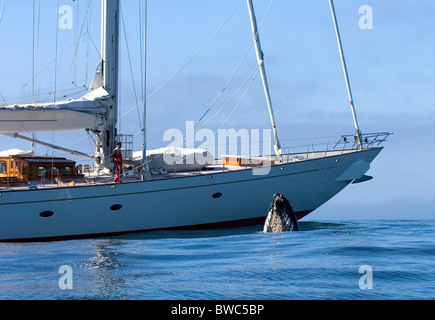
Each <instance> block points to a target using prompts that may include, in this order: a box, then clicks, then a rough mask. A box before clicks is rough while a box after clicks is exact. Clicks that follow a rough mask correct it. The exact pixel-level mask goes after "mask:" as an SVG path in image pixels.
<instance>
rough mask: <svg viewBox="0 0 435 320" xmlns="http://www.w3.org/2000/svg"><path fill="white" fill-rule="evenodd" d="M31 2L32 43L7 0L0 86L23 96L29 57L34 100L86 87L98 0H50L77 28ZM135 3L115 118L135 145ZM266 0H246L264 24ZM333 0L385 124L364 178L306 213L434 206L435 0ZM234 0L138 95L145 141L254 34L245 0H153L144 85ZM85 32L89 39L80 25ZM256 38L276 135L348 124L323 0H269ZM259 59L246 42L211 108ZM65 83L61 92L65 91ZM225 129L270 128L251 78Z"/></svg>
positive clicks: (350, 61) (0, 38) (180, 120)
mask: <svg viewBox="0 0 435 320" xmlns="http://www.w3.org/2000/svg"><path fill="white" fill-rule="evenodd" d="M2 1H3V0H0V4H1V3H2ZM35 3H36V6H35V7H36V12H37V13H36V14H35V16H36V17H37V19H36V22H35V26H36V27H35V30H36V31H35V50H33V49H32V48H33V47H32V34H33V32H32V30H33V28H32V1H31V0H20V1H11V0H5V1H4V6H3V11H2V16H1V20H0V43H2V50H0V71H1V77H0V93H1V96H2V97H3V98H2V100H3V99H4V100H5V101H6V102H7V103H8V104H13V103H19V102H29V101H31V99H32V56H33V57H34V60H35V65H36V67H35V73H36V74H37V76H36V78H35V86H34V88H35V89H34V91H35V92H36V96H37V97H38V99H52V98H53V94H51V95H50V94H49V93H50V92H53V91H54V88H55V85H54V82H55V79H56V80H57V84H56V88H57V91H59V92H58V93H57V94H56V95H57V98H58V99H60V98H62V97H63V96H64V95H65V96H68V97H80V96H81V95H83V94H85V93H86V92H85V89H84V87H85V86H87V87H88V86H89V84H90V81H91V80H92V77H93V74H94V72H95V70H96V68H97V66H98V63H99V59H100V57H99V48H100V13H99V10H100V5H101V4H100V1H99V0H94V1H91V2H90V7H89V11H87V9H88V1H85V0H79V1H72V0H60V1H59V6H62V5H69V6H71V7H72V8H73V27H72V29H60V28H57V27H58V21H59V19H60V18H61V17H62V14H58V12H57V7H56V2H55V1H45V0H35ZM138 3H139V2H138V1H136V0H121V6H122V12H123V17H124V23H123V24H121V34H122V39H121V76H120V77H121V78H120V80H121V87H120V92H121V93H120V95H121V97H120V101H121V107H120V114H125V113H127V112H128V111H130V110H131V112H129V113H128V114H127V115H126V116H124V117H123V118H122V120H121V122H120V130H121V131H122V132H123V133H126V134H134V139H135V147H136V148H137V149H138V150H139V149H140V146H141V143H142V142H141V136H140V129H141V127H140V123H141V121H140V120H139V119H138V113H139V114H141V112H142V111H137V110H136V109H135V108H134V106H135V105H136V104H137V101H139V102H140V101H142V97H141V89H140V83H141V77H140V66H141V64H140V50H139V48H140V40H139V39H140V32H139V27H138V26H139V24H138V19H139V14H138V12H139V7H138ZM239 3H240V6H239V7H238V5H239ZM269 4H270V0H254V6H255V10H256V14H257V19H258V21H259V24H260V22H261V21H262V20H263V17H264V16H265V13H266V11H267V8H268V7H269ZM334 4H335V9H336V13H337V18H338V23H339V26H340V31H341V36H342V41H343V47H344V52H345V56H346V61H347V66H348V69H349V76H350V81H351V86H352V91H353V96H354V103H355V107H356V111H357V115H358V120H359V124H360V127H361V131H362V132H363V133H373V132H384V131H389V132H393V133H394V135H392V136H390V137H389V141H388V142H386V143H385V144H384V147H385V149H384V150H383V151H382V153H381V154H380V155H379V157H378V158H377V159H376V160H375V161H374V162H373V164H372V167H371V169H370V171H369V172H368V174H369V175H372V176H373V177H374V179H373V180H371V181H370V182H366V183H362V184H359V185H351V186H349V187H348V188H346V189H345V190H344V191H342V192H341V193H340V194H338V195H337V196H336V197H335V198H333V199H332V200H331V201H329V202H328V203H327V204H325V205H324V206H322V207H321V208H319V209H318V210H317V211H316V212H314V213H313V214H311V215H310V216H309V218H308V219H311V220H321V219H341V220H349V219H415V218H434V211H435V196H434V189H435V188H434V187H433V181H435V169H434V165H433V159H434V158H435V140H434V139H433V135H434V134H435V109H434V101H435V90H434V88H435V75H434V74H435V61H434V60H435V36H434V30H435V2H434V1H433V0H415V1H409V0H407V1H405V0H394V1H393V0H384V1H369V0H336V1H334ZM363 6H370V8H371V9H372V14H373V15H372V18H373V19H372V22H373V25H372V28H371V29H364V28H361V23H360V22H361V19H362V18H364V13H360V8H361V7H363ZM236 7H237V10H236V11H235V13H234V14H233V15H232V16H231V19H230V20H228V22H227V23H226V24H225V25H224V26H223V27H222V29H221V30H220V31H219V33H217V35H216V36H215V37H214V38H213V40H212V41H211V42H210V43H208V45H207V46H206V47H205V48H204V49H203V50H202V51H201V52H200V53H199V54H198V55H197V56H196V57H195V59H193V60H192V62H191V63H189V64H188V65H187V66H186V68H184V69H183V70H182V71H181V72H180V73H178V74H177V75H176V76H175V77H174V78H173V79H172V80H171V81H169V82H168V84H167V85H165V86H164V87H163V88H162V89H161V90H160V91H158V92H157V93H156V94H155V95H153V96H152V97H151V98H150V99H149V100H148V101H147V132H148V146H149V148H160V147H163V146H165V145H167V144H168V142H165V141H163V135H164V132H165V131H166V130H167V129H168V128H177V129H179V130H182V131H184V130H185V129H184V128H185V123H186V121H197V120H199V119H200V118H201V116H202V115H203V114H204V112H205V111H206V110H207V109H208V108H209V106H210V105H211V104H212V102H213V101H214V99H215V98H216V97H217V96H218V95H219V93H220V92H221V91H222V89H223V88H224V87H225V85H226V83H227V81H228V79H229V78H230V76H231V74H232V73H233V72H234V70H235V69H236V67H237V65H238V64H239V62H240V61H241V59H242V57H243V56H244V54H245V52H246V50H247V49H248V47H249V45H250V43H251V41H252V34H251V26H250V22H249V15H248V11H247V7H246V1H244V0H242V1H240V0H223V1H211V0H183V1H182V0H148V29H147V30H148V31H147V92H148V94H150V93H152V92H154V91H155V90H156V89H157V88H159V87H160V86H161V84H163V83H164V82H165V81H166V80H167V79H169V78H170V77H171V76H172V75H174V74H175V73H176V72H177V70H179V69H180V68H181V67H182V66H183V65H184V64H185V63H186V62H187V61H189V59H190V58H191V57H192V56H193V55H194V54H195V53H196V52H198V50H199V49H200V48H201V47H202V46H203V45H204V44H205V43H206V42H207V41H208V40H209V39H210V37H211V36H212V35H213V34H214V33H215V32H216V30H218V29H219V27H220V26H221V25H222V24H223V22H224V21H225V20H226V19H227V18H228V17H229V16H230V14H231V13H232V12H233V10H234V9H235V8H236ZM86 12H87V14H88V16H89V17H90V18H91V19H90V25H89V29H88V25H87V23H84V24H83V21H84V20H83V18H84V17H85V14H86ZM124 28H125V29H124ZM88 30H89V35H90V37H87V36H86V32H87V31H88ZM124 30H125V34H127V40H126V39H125V38H124ZM80 35H82V37H80ZM56 38H57V41H56ZM260 38H261V43H262V48H263V52H264V54H265V66H266V72H267V75H268V81H269V86H270V91H271V97H272V101H273V106H274V112H275V117H276V122H277V128H278V134H279V137H280V139H281V140H283V141H284V142H285V144H286V145H290V144H291V143H295V141H296V143H299V141H300V140H299V139H306V138H316V137H334V138H332V140H334V139H335V137H339V136H340V135H342V134H353V133H354V125H353V120H352V115H351V111H350V108H349V102H348V97H347V91H346V86H345V81H344V77H343V71H342V68H341V62H340V57H339V53H338V47H337V42H336V38H335V32H334V27H333V22H332V18H331V12H330V9H329V3H328V1H327V0H307V1H293V0H274V1H273V2H272V5H271V7H270V10H269V11H268V14H267V17H266V18H265V22H264V24H263V25H262V26H261V31H260ZM75 39H80V41H78V43H79V45H78V47H77V50H75V48H76V47H75V45H74V44H75V41H74V40H75ZM88 39H89V40H88ZM56 43H57V45H56ZM127 43H128V49H129V50H128V51H127ZM56 52H57V54H58V60H57V64H55V63H54V61H55V56H56ZM33 53H34V54H33ZM74 56H76V58H77V59H76V61H77V63H75V64H74V63H72V61H74ZM129 58H130V59H129ZM130 61H131V63H132V66H133V68H132V69H131V70H130ZM255 65H256V57H255V52H254V51H253V50H252V49H251V50H250V52H249V53H248V55H247V57H246V61H245V63H244V64H243V66H242V67H241V68H240V70H239V73H238V74H237V76H236V77H235V78H234V82H233V83H232V84H231V86H230V87H228V89H227V90H226V91H225V94H224V95H223V96H222V99H221V100H220V102H219V106H220V105H222V104H223V103H224V102H225V101H226V100H228V98H229V97H230V96H231V95H232V94H233V93H234V92H235V90H237V88H238V87H239V86H240V85H241V84H242V83H243V81H245V80H246V79H247V77H248V75H249V74H250V73H251V72H252V70H253V68H254V67H255ZM55 66H56V68H55ZM55 70H56V72H55ZM55 74H56V77H55V76H54V75H55ZM132 78H133V79H134V84H135V86H136V95H137V99H136V98H135V92H134V90H133V80H132ZM73 81H74V84H72V82H73ZM64 88H67V89H68V90H65V91H63V90H64ZM238 99H239V98H236V99H235V101H234V103H235V102H236V101H238ZM2 103H3V102H2ZM234 103H233V104H232V105H231V106H229V107H228V108H226V109H225V112H222V114H221V115H219V116H218V117H216V119H215V121H213V122H210V123H209V124H207V126H208V128H210V129H214V130H215V129H216V128H219V126H220V125H221V124H222V122H223V121H225V119H226V118H227V116H228V115H229V113H230V112H231V110H232V109H233V108H234ZM216 108H217V107H216ZM225 127H226V128H235V129H240V128H248V129H250V128H257V129H269V128H270V121H269V116H268V112H267V106H266V101H265V98H264V93H263V89H262V84H261V81H260V78H259V77H257V78H256V79H255V81H254V82H253V85H252V87H251V88H250V90H249V92H248V94H247V96H246V98H245V100H244V101H243V103H242V104H241V105H240V106H239V108H238V109H237V111H236V112H235V113H234V115H233V116H232V117H231V119H230V120H229V121H228V122H227V123H226V126H225ZM38 138H39V139H41V140H45V141H50V142H53V143H55V144H56V143H58V144H62V145H71V148H73V149H76V150H81V151H84V152H88V153H92V149H93V147H92V143H90V141H89V139H88V138H87V137H86V134H85V133H84V132H83V131H78V132H73V133H56V134H55V135H54V136H53V135H52V134H51V133H47V134H38ZM0 139H1V140H0V141H1V143H2V146H1V148H0V149H1V150H7V149H11V148H19V149H23V150H28V149H29V148H30V146H29V143H28V142H24V141H19V140H16V139H13V138H9V137H1V138H0ZM292 140H295V141H292ZM77 141H79V142H78V143H76V142H77ZM304 141H310V139H308V140H304ZM308 143H309V142H308ZM37 152H38V153H39V154H45V153H46V152H47V149H46V148H45V147H37ZM49 152H50V154H51V151H49ZM56 155H62V154H58V153H56ZM63 156H65V155H63ZM68 157H70V156H68ZM74 159H75V158H74ZM75 160H77V161H78V162H81V161H82V159H75Z"/></svg>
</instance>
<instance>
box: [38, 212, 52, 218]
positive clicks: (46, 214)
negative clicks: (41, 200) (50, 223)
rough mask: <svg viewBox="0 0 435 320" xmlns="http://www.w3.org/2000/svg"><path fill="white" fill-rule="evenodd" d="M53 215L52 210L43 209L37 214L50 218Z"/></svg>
mask: <svg viewBox="0 0 435 320" xmlns="http://www.w3.org/2000/svg"><path fill="white" fill-rule="evenodd" d="M53 215H54V212H53V211H44V212H41V213H40V214H39V216H41V217H42V218H50V217H51V216H53Z"/></svg>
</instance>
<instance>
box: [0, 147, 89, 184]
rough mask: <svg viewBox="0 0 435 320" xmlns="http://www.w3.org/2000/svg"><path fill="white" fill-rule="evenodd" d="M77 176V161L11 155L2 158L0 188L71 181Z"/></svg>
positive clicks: (0, 162)
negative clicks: (32, 183)
mask: <svg viewBox="0 0 435 320" xmlns="http://www.w3.org/2000/svg"><path fill="white" fill-rule="evenodd" d="M77 177H83V175H79V174H77V170H76V163H75V161H72V160H68V159H66V158H60V157H37V156H36V157H32V156H21V155H10V156H3V157H0V186H13V185H20V184H27V183H28V182H30V181H34V182H41V181H49V180H50V181H51V180H53V181H55V179H56V178H58V179H59V180H64V179H66V180H71V179H74V178H77Z"/></svg>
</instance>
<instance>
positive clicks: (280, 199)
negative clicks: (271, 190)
mask: <svg viewBox="0 0 435 320" xmlns="http://www.w3.org/2000/svg"><path fill="white" fill-rule="evenodd" d="M283 231H299V225H298V220H297V218H296V215H295V213H294V212H293V208H292V206H291V205H290V202H289V201H288V200H287V198H286V197H285V195H284V194H279V193H276V194H274V195H273V201H272V203H271V204H270V207H269V212H268V215H267V218H266V222H265V224H264V229H263V232H264V233H270V232H283Z"/></svg>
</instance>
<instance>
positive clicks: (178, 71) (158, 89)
mask: <svg viewBox="0 0 435 320" xmlns="http://www.w3.org/2000/svg"><path fill="white" fill-rule="evenodd" d="M242 2H243V0H241V1H240V2H239V3H238V4H237V6H236V8H235V9H234V10H233V11H232V12H231V14H230V15H229V16H228V17H227V19H226V20H225V21H224V23H223V24H222V25H221V26H220V27H219V28H218V30H216V32H215V33H214V34H213V35H212V36H211V37H210V38H209V39H208V40H207V42H206V43H205V44H204V45H203V46H202V47H201V48H200V49H199V50H198V51H197V52H196V53H195V54H194V55H193V56H192V57H191V58H190V59H189V60H188V61H187V62H186V63H185V64H184V65H183V66H182V67H181V68H180V69H178V70H177V71H176V72H175V73H174V74H173V75H172V76H171V77H170V78H169V79H168V80H166V81H165V82H164V83H163V84H162V85H160V86H159V87H158V88H157V89H156V90H155V91H154V92H152V93H151V94H150V95H149V96H147V97H146V98H145V100H143V101H141V102H140V103H137V104H136V105H135V106H134V107H133V108H131V109H130V110H128V111H127V112H125V113H124V114H122V115H121V116H120V117H119V118H118V120H120V119H122V118H123V117H125V116H126V115H127V114H129V113H130V112H131V111H133V110H134V109H135V108H138V107H139V106H140V105H142V104H144V103H145V102H146V101H148V99H150V98H151V97H152V96H154V95H155V94H156V93H157V92H158V91H160V89H162V88H163V87H164V86H165V85H166V84H167V83H168V82H169V81H171V80H172V79H173V78H175V77H176V76H177V75H178V74H179V73H180V72H181V71H182V70H183V69H184V68H185V67H186V66H187V65H188V64H189V63H190V62H192V60H193V59H195V58H196V57H197V56H198V55H199V54H200V52H201V51H202V50H203V49H204V48H205V47H206V46H207V45H208V44H209V43H210V42H211V41H212V40H213V39H214V38H215V37H216V35H217V34H218V33H219V31H220V30H221V29H222V28H223V27H224V26H225V24H226V23H227V22H228V21H229V20H230V18H231V17H232V16H233V15H234V14H235V12H236V11H237V9H238V8H239V7H240V5H241V4H242ZM251 45H252V44H251Z"/></svg>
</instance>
